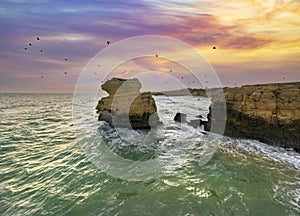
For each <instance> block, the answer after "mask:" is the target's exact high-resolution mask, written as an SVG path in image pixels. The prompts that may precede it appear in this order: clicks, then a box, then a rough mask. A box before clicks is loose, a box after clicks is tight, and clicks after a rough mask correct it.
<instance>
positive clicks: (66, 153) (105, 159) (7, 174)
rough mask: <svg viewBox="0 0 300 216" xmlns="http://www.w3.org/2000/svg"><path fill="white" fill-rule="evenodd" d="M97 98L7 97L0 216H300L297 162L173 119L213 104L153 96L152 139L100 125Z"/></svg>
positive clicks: (3, 99) (290, 155) (0, 150)
mask: <svg viewBox="0 0 300 216" xmlns="http://www.w3.org/2000/svg"><path fill="white" fill-rule="evenodd" d="M99 99H100V98H99V97H98V96H97V95H96V96H87V95H82V98H81V99H79V96H78V97H77V98H75V99H74V95H73V94H46V93H44V94H38V93H32V94H29V93H28V94H25V93H24V94H12V93H10V94H8V93H7V94H6V93H5V94H4V93H2V94H0V215H5V216H6V215H72V216H73V215H129V216H134V215H138V216H140V215H164V216H166V215H172V216H173V215H185V216H188V215H189V216H191V215H216V216H217V215H238V216H240V215H255V216H256V215H264V216H268V215H270V216H276V215H278V216H282V215H295V216H296V215H300V154H298V153H296V152H294V151H293V150H292V149H283V148H280V147H273V146H269V145H266V144H264V143H261V142H258V141H256V140H246V139H232V138H229V137H224V136H220V135H216V134H211V133H209V132H205V131H203V128H201V127H199V128H193V127H190V126H189V125H187V124H185V123H182V124H181V123H177V122H174V121H173V118H174V115H175V114H176V113H177V112H182V113H185V114H187V118H188V120H192V119H193V118H195V117H196V115H202V116H203V117H204V118H205V116H206V115H207V113H208V107H209V104H210V100H209V99H208V98H201V97H192V96H165V95H161V96H155V101H156V105H157V109H158V115H159V117H160V119H161V121H162V122H163V125H160V126H158V127H157V128H155V129H151V130H148V131H143V130H137V131H133V130H130V129H126V128H120V129H118V128H116V129H114V128H111V127H110V126H109V125H108V124H107V123H105V122H99V121H98V120H97V114H96V109H95V106H96V104H97V100H99Z"/></svg>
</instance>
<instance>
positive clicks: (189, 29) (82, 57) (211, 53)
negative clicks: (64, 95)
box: [0, 0, 300, 92]
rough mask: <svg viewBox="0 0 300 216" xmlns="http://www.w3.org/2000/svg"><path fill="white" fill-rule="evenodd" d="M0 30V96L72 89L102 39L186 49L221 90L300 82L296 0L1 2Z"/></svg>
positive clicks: (299, 22) (160, 67)
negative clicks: (154, 39) (169, 43)
mask: <svg viewBox="0 0 300 216" xmlns="http://www.w3.org/2000/svg"><path fill="white" fill-rule="evenodd" d="M0 26H1V28H0V32H1V35H0V37H1V40H0V64H1V67H0V92H73V90H74V88H75V84H76V80H77V78H78V76H79V74H80V73H81V71H82V70H83V68H84V67H85V65H86V64H87V63H88V62H89V61H90V59H91V58H92V57H93V56H94V55H96V54H97V53H98V52H99V51H101V50H102V49H104V48H107V44H106V42H107V41H110V42H111V44H114V43H116V42H117V41H120V40H123V39H126V38H128V37H133V36H139V35H162V36H169V37H174V38H176V39H179V40H182V41H183V42H185V43H187V44H189V45H191V46H193V47H194V48H196V49H197V50H198V51H199V52H200V53H201V54H202V55H203V56H204V58H205V59H206V60H207V62H208V63H209V64H211V65H212V67H213V68H214V70H215V71H216V73H217V74H218V76H219V78H220V80H221V83H222V84H223V86H235V85H244V84H253V83H269V82H292V81H300V1H299V0H291V1H288V0H277V1H276V0H264V1H263V0H226V1H225V0H219V1H210V0H203V1H202V0H185V1H176V0H166V1H161V0H160V1H158V0H146V1H140V0H127V1H108V0H107V1H96V0H93V1H83V0H75V1H66V0H65V1H50V0H28V1H27V0H8V1H5V3H3V2H1V3H0ZM36 37H39V38H40V40H37V39H36ZM29 43H31V46H29ZM149 46H151V44H149ZM214 46H215V47H216V49H212V47H214ZM24 48H27V50H25V49H24ZM41 50H42V51H41ZM116 55H117V53H116ZM182 55H184V52H183V54H182ZM65 59H68V60H65ZM141 62H142V63H143V64H144V66H143V68H144V69H147V68H148V67H147V65H151V66H149V67H151V69H152V70H157V71H160V70H162V72H161V75H160V74H159V72H158V73H157V77H159V76H164V75H163V74H164V70H166V71H169V69H170V67H169V66H170V65H167V66H166V67H165V68H164V64H165V62H164V60H163V59H161V60H160V63H158V62H155V61H153V59H142V60H141ZM135 63H136V64H131V65H130V63H128V65H127V66H126V67H127V68H128V69H124V67H121V66H120V68H119V69H118V68H117V69H116V70H118V74H119V76H120V77H125V78H129V77H130V76H127V77H126V76H125V75H128V70H129V71H133V74H131V75H134V73H138V70H139V68H138V67H136V66H137V65H140V64H141V63H137V62H136V61H135ZM156 64H157V65H156ZM135 67H136V68H135ZM148 69H150V68H148ZM64 72H67V75H66V74H64ZM176 73H178V74H181V73H184V71H181V70H179V69H178V68H177V71H176ZM41 76H43V78H41ZM194 87H197V86H194Z"/></svg>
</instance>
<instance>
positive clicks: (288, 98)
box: [205, 82, 300, 151]
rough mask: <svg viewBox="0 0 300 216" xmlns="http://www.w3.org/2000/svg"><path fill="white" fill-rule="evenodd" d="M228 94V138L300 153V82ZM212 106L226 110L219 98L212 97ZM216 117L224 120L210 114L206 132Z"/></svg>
mask: <svg viewBox="0 0 300 216" xmlns="http://www.w3.org/2000/svg"><path fill="white" fill-rule="evenodd" d="M224 94H225V100H226V106H227V108H226V110H227V111H226V112H227V120H226V128H225V132H224V135H226V136H231V137H241V138H249V139H257V140H259V141H262V142H265V143H267V144H271V145H278V146H282V147H288V148H294V149H295V150H296V151H300V82H297V83H280V84H263V85H249V86H242V87H240V88H225V89H224ZM212 105H215V108H216V107H218V106H219V107H220V109H221V108H222V103H220V100H219V98H218V96H216V97H214V98H212ZM212 105H211V106H212ZM212 118H214V119H215V120H217V121H218V120H222V119H218V115H215V116H212V115H211V111H210V113H209V115H208V119H209V122H208V124H207V126H206V127H205V129H206V130H209V129H210V124H211V121H212Z"/></svg>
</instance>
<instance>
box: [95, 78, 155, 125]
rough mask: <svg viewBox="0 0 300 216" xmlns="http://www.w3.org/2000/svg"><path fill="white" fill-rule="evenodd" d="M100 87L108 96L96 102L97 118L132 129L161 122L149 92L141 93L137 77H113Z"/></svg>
mask: <svg viewBox="0 0 300 216" xmlns="http://www.w3.org/2000/svg"><path fill="white" fill-rule="evenodd" d="M101 87H102V89H103V90H105V91H106V92H108V93H109V96H108V97H104V98H102V99H101V100H100V101H99V102H98V105H97V107H96V109H97V113H98V114H99V117H98V119H99V120H102V121H106V122H108V123H109V124H110V125H111V126H114V127H127V128H133V129H150V128H151V127H156V126H157V125H159V124H161V123H160V121H159V118H158V115H157V108H156V104H155V101H154V99H153V97H152V94H151V92H144V93H141V92H140V89H141V87H142V86H141V83H140V82H139V81H138V80H137V79H128V80H126V79H120V78H113V79H111V80H108V81H107V82H105V83H104V84H103V85H102V86H101Z"/></svg>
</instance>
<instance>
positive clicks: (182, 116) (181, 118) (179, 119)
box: [174, 113, 187, 123]
mask: <svg viewBox="0 0 300 216" xmlns="http://www.w3.org/2000/svg"><path fill="white" fill-rule="evenodd" d="M186 117H187V115H186V114H184V113H176V115H175V117H174V121H176V122H181V123H186V122H187V120H186Z"/></svg>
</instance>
